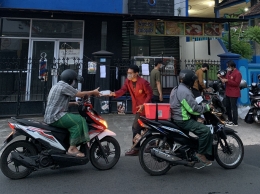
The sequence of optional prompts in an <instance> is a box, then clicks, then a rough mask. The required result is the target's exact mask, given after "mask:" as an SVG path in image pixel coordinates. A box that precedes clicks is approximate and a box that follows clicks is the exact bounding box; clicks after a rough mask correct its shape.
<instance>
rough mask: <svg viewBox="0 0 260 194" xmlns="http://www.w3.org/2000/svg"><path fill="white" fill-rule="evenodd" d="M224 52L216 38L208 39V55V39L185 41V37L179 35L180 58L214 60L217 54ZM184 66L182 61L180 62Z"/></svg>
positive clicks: (217, 58) (216, 58) (217, 59)
mask: <svg viewBox="0 0 260 194" xmlns="http://www.w3.org/2000/svg"><path fill="white" fill-rule="evenodd" d="M222 53H225V51H224V49H223V48H222V46H221V45H220V43H219V42H218V40H210V55H208V41H207V40H203V41H192V42H186V37H180V59H181V61H184V60H194V59H195V60H216V61H219V60H220V58H219V57H218V56H217V55H219V54H222ZM181 68H184V63H183V62H182V63H181Z"/></svg>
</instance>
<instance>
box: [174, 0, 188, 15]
mask: <svg viewBox="0 0 260 194" xmlns="http://www.w3.org/2000/svg"><path fill="white" fill-rule="evenodd" d="M178 9H180V10H181V11H180V15H179V11H178ZM174 16H186V1H183V0H174Z"/></svg>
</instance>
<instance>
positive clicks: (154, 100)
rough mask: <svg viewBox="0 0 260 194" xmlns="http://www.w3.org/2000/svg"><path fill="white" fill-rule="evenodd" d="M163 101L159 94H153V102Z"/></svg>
mask: <svg viewBox="0 0 260 194" xmlns="http://www.w3.org/2000/svg"><path fill="white" fill-rule="evenodd" d="M160 102H162V101H160V97H159V96H156V95H153V97H152V103H160Z"/></svg>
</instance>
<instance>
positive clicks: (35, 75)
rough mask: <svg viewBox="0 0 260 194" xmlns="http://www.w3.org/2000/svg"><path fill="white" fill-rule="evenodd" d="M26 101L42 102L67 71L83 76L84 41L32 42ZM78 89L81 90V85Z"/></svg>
mask: <svg viewBox="0 0 260 194" xmlns="http://www.w3.org/2000/svg"><path fill="white" fill-rule="evenodd" d="M29 50H30V54H29V56H30V57H29V58H30V60H29V61H28V68H29V69H31V71H30V72H28V75H27V83H26V94H27V95H26V100H42V99H44V97H45V94H46V92H48V90H49V89H50V88H51V86H52V85H54V84H56V83H57V82H58V81H59V80H58V75H59V74H60V73H61V72H62V71H63V70H65V69H74V70H75V71H77V73H78V74H79V75H82V59H83V44H82V41H66V42H65V41H60V40H36V39H35V40H32V41H31V45H30V49H29ZM78 89H79V90H80V89H81V84H79V86H78Z"/></svg>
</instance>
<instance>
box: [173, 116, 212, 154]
mask: <svg viewBox="0 0 260 194" xmlns="http://www.w3.org/2000/svg"><path fill="white" fill-rule="evenodd" d="M174 122H175V123H176V124H177V125H178V126H179V127H181V128H182V129H185V130H187V131H191V132H192V133H194V134H195V135H197V136H198V137H199V149H198V153H199V154H208V155H212V134H211V132H210V129H209V127H207V126H205V125H203V124H202V123H199V122H197V121H195V120H193V119H190V120H187V121H176V120H174Z"/></svg>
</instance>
